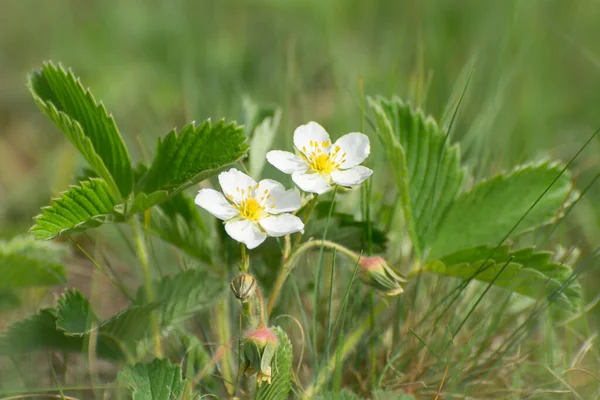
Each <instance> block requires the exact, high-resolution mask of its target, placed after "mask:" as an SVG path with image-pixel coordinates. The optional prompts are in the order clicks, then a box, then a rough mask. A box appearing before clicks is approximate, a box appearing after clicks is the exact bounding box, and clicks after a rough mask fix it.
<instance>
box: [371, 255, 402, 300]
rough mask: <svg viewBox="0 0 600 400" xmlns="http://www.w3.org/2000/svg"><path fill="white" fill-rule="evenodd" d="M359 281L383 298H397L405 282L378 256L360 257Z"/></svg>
mask: <svg viewBox="0 0 600 400" xmlns="http://www.w3.org/2000/svg"><path fill="white" fill-rule="evenodd" d="M359 263H360V272H359V274H360V275H359V276H360V280H361V281H363V282H364V283H366V284H367V285H369V286H372V287H374V288H375V289H377V291H378V292H380V293H381V294H382V295H384V296H397V295H399V294H400V293H402V292H404V289H402V283H405V282H407V281H406V280H405V279H404V278H402V277H401V276H400V275H399V274H398V273H397V272H396V271H394V270H393V269H392V267H390V266H389V265H388V264H387V262H386V261H385V260H384V259H383V258H382V257H379V256H374V257H362V258H361V259H360V261H359Z"/></svg>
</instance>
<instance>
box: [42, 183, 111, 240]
mask: <svg viewBox="0 0 600 400" xmlns="http://www.w3.org/2000/svg"><path fill="white" fill-rule="evenodd" d="M116 204H117V202H116V200H115V198H114V197H113V195H112V194H111V192H110V189H109V187H108V185H107V184H106V181H104V180H102V179H91V180H89V181H86V182H81V185H80V186H71V188H70V189H69V190H67V191H66V192H63V193H61V196H60V197H59V198H57V199H54V203H53V204H52V205H51V206H49V207H44V208H42V213H41V214H40V215H38V216H37V217H35V225H34V226H33V227H32V228H31V232H32V233H33V234H34V235H35V236H36V237H37V238H38V239H43V240H48V239H52V238H54V237H56V236H59V235H68V234H72V233H74V232H81V231H83V230H86V229H88V228H95V227H97V226H100V225H102V224H105V223H110V222H114V221H115V220H116V219H118V218H119V217H118V216H117V215H115V214H114V213H113V207H114V206H115V205H116Z"/></svg>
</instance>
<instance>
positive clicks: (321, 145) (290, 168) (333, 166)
mask: <svg viewBox="0 0 600 400" xmlns="http://www.w3.org/2000/svg"><path fill="white" fill-rule="evenodd" d="M294 147H295V148H296V154H292V153H290V152H287V151H281V150H273V151H270V152H268V153H267V160H268V161H269V163H271V164H272V165H273V166H274V167H275V168H277V169H279V170H280V171H282V172H284V173H286V174H291V175H292V180H293V181H294V183H295V184H296V185H298V187H299V188H300V189H302V190H303V191H305V192H311V193H317V194H322V193H325V192H327V191H328V190H330V189H331V188H332V185H334V184H335V185H340V186H346V187H350V186H355V185H359V184H361V183H362V182H364V181H365V180H366V179H367V178H368V177H369V176H371V174H372V173H373V170H371V169H369V168H367V167H363V166H362V165H359V164H360V163H362V162H363V161H364V160H365V159H366V158H367V156H368V155H369V153H370V151H371V145H370V143H369V137H368V136H367V135H364V134H362V133H358V132H353V133H348V134H346V135H344V136H342V137H341V138H339V139H338V140H337V141H336V142H335V143H334V144H333V145H332V144H331V140H330V139H329V134H328V133H327V132H326V131H325V129H324V128H323V127H322V126H321V125H319V124H317V123H316V122H312V121H311V122H309V123H308V124H306V125H301V126H299V127H298V128H296V130H295V131H294Z"/></svg>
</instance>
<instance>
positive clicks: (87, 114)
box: [29, 62, 133, 198]
mask: <svg viewBox="0 0 600 400" xmlns="http://www.w3.org/2000/svg"><path fill="white" fill-rule="evenodd" d="M29 89H30V91H31V94H32V95H33V98H34V99H35V101H36V102H37V104H38V105H39V107H40V108H41V110H42V111H43V112H44V113H45V114H46V115H47V116H48V117H50V119H52V121H54V123H55V124H56V125H57V126H58V128H59V129H61V130H62V131H63V132H64V133H65V135H66V136H67V139H69V141H70V142H71V143H72V144H73V145H74V146H75V147H76V148H77V149H78V150H79V152H80V153H81V154H82V155H83V157H84V158H85V159H86V160H87V162H88V163H89V164H90V166H91V167H92V168H93V169H94V170H95V171H96V172H97V173H98V175H99V176H100V177H102V178H103V179H104V180H105V181H106V182H107V186H108V187H109V188H110V191H111V192H112V194H113V195H119V194H120V195H121V196H122V197H123V198H125V197H127V195H128V194H129V193H130V192H131V190H132V189H133V175H132V171H131V161H130V160H129V153H128V152H127V148H126V147H125V143H124V142H123V139H122V138H121V135H120V133H119V131H118V129H117V126H116V124H115V121H114V119H113V118H112V116H111V115H109V114H108V113H107V112H106V109H105V108H104V105H103V104H102V103H97V102H96V100H95V99H94V97H93V96H92V94H91V92H90V91H89V90H86V89H84V87H83V85H82V84H81V82H80V81H79V79H78V78H77V77H76V76H75V75H74V74H73V72H71V71H68V72H67V71H65V70H64V69H63V68H62V66H60V65H59V66H56V65H54V64H53V63H51V62H48V63H45V64H44V65H43V66H42V68H41V69H40V70H38V71H34V72H32V73H31V75H30V76H29ZM115 189H116V191H115Z"/></svg>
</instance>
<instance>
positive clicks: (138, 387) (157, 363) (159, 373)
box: [118, 359, 187, 400]
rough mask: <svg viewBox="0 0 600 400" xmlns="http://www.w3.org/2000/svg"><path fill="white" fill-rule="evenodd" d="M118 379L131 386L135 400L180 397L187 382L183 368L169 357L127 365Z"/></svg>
mask: <svg viewBox="0 0 600 400" xmlns="http://www.w3.org/2000/svg"><path fill="white" fill-rule="evenodd" d="M118 380H119V384H121V385H126V386H127V387H128V388H129V391H130V392H131V394H132V396H133V399H135V400H155V399H165V400H166V399H174V400H175V399H179V398H181V396H182V395H183V393H184V391H185V388H186V384H187V381H186V380H184V379H182V377H181V368H180V367H179V366H177V365H173V364H171V363H170V362H169V360H167V359H163V360H159V359H154V360H153V361H152V362H151V363H150V364H141V363H138V364H136V365H134V366H133V367H126V368H125V369H124V370H123V371H121V372H119V378H118Z"/></svg>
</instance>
